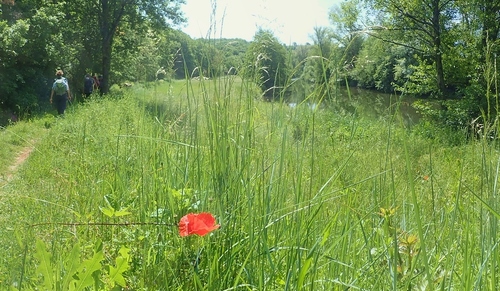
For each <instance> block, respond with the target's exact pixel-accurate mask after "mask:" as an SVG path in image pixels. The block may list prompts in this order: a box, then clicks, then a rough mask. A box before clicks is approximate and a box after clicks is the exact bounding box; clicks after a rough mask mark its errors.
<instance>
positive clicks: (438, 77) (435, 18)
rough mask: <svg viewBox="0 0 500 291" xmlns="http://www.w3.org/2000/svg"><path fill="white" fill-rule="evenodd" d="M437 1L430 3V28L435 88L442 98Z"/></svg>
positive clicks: (441, 64)
mask: <svg viewBox="0 0 500 291" xmlns="http://www.w3.org/2000/svg"><path fill="white" fill-rule="evenodd" d="M439 2H440V1H439V0H435V1H432V4H433V13H432V27H433V30H434V32H433V34H434V41H433V45H434V62H435V67H436V86H437V89H438V93H439V95H440V96H441V97H442V96H443V94H444V91H445V87H446V85H445V80H444V69H443V54H442V51H441V23H440V14H441V13H440V12H441V11H440V8H439Z"/></svg>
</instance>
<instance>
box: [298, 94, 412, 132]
mask: <svg viewBox="0 0 500 291" xmlns="http://www.w3.org/2000/svg"><path fill="white" fill-rule="evenodd" d="M415 100H416V98H412V97H407V96H405V97H401V96H397V95H395V94H386V93H380V92H376V91H370V90H364V89H359V88H349V90H348V89H347V88H339V89H337V90H336V91H335V92H334V94H333V98H332V100H329V101H327V102H323V103H322V104H323V105H324V106H325V108H329V109H331V110H335V111H340V112H343V113H348V114H356V115H360V116H364V117H370V118H392V117H394V116H401V118H402V120H403V121H404V122H405V123H406V124H408V125H412V124H416V123H417V122H418V121H419V120H420V114H419V113H418V112H417V111H416V109H415V108H413V107H412V103H413V102H414V101H415ZM288 105H289V106H290V107H292V108H294V107H296V106H297V103H296V102H292V103H289V104H288ZM307 105H308V107H309V108H311V109H316V107H317V103H307Z"/></svg>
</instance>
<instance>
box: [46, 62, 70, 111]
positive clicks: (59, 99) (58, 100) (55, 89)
mask: <svg viewBox="0 0 500 291" xmlns="http://www.w3.org/2000/svg"><path fill="white" fill-rule="evenodd" d="M63 74H64V73H63V71H62V70H57V71H56V80H55V81H54V84H52V92H51V93H50V103H51V104H52V103H54V104H55V106H56V108H57V113H58V114H59V115H63V114H64V110H66V101H67V100H71V92H70V90H69V85H68V80H67V79H66V78H64V77H63Z"/></svg>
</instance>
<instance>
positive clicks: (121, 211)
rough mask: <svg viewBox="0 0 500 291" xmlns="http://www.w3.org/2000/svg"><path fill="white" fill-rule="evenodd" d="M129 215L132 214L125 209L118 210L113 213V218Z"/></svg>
mask: <svg viewBox="0 0 500 291" xmlns="http://www.w3.org/2000/svg"><path fill="white" fill-rule="evenodd" d="M129 214H132V212H130V211H127V208H125V209H120V210H118V211H115V213H114V216H115V217H120V216H125V215H129Z"/></svg>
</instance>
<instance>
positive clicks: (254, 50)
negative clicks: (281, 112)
mask: <svg viewBox="0 0 500 291" xmlns="http://www.w3.org/2000/svg"><path fill="white" fill-rule="evenodd" d="M245 64H246V67H245V71H244V74H245V75H246V76H249V77H250V78H251V79H253V80H255V82H256V83H257V84H259V86H260V87H261V89H262V91H263V95H264V96H265V98H268V99H274V100H278V99H281V98H283V96H284V95H283V94H284V93H285V91H286V89H287V84H288V83H289V74H290V73H289V68H288V62H287V52H286V49H285V47H284V46H283V45H282V44H281V43H280V42H279V41H278V39H277V38H276V37H275V36H274V35H273V34H272V33H271V32H270V31H265V30H259V31H258V32H257V33H256V34H255V37H254V41H253V42H252V43H251V44H250V47H249V49H248V51H247V55H246V61H245Z"/></svg>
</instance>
